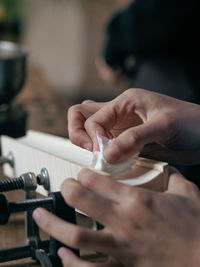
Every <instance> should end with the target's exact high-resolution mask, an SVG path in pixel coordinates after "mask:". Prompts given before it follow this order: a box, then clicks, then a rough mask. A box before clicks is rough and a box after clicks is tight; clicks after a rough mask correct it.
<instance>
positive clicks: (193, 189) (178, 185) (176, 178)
mask: <svg viewBox="0 0 200 267" xmlns="http://www.w3.org/2000/svg"><path fill="white" fill-rule="evenodd" d="M167 192H168V193H171V194H177V195H181V196H184V197H189V198H192V199H194V200H199V198H200V194H199V189H198V187H197V186H196V185H195V184H193V183H191V182H190V181H188V180H186V179H185V178H184V177H183V176H182V175H181V174H180V173H179V172H178V171H177V170H176V169H175V168H170V171H169V183H168V190H167Z"/></svg>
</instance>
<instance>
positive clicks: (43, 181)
mask: <svg viewBox="0 0 200 267" xmlns="http://www.w3.org/2000/svg"><path fill="white" fill-rule="evenodd" d="M37 183H38V184H39V185H43V187H44V189H46V190H49V189H50V180H49V174H48V171H47V169H46V168H42V170H41V172H40V174H38V175H37Z"/></svg>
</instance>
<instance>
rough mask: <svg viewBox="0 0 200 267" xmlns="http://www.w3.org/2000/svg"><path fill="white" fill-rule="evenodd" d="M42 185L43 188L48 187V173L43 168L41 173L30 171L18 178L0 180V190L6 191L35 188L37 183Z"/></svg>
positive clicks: (47, 188)
mask: <svg viewBox="0 0 200 267" xmlns="http://www.w3.org/2000/svg"><path fill="white" fill-rule="evenodd" d="M38 184H39V185H43V187H44V189H46V190H49V189H50V181H49V174H48V171H47V169H45V168H43V169H42V170H41V173H40V174H38V175H37V176H35V174H34V173H32V172H27V173H24V174H22V175H20V177H19V178H15V179H5V180H0V192H8V191H13V190H19V189H23V190H24V191H32V190H36V188H37V185H38Z"/></svg>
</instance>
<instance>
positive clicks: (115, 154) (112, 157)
mask: <svg viewBox="0 0 200 267" xmlns="http://www.w3.org/2000/svg"><path fill="white" fill-rule="evenodd" d="M104 157H105V159H106V160H107V162H109V163H113V162H115V161H117V160H118V159H119V157H120V151H119V148H118V146H117V145H115V144H110V145H108V146H107V147H106V148H105V150H104Z"/></svg>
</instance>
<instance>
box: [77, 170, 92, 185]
mask: <svg viewBox="0 0 200 267" xmlns="http://www.w3.org/2000/svg"><path fill="white" fill-rule="evenodd" d="M94 175H95V173H94V172H92V171H90V170H89V169H83V170H81V171H80V172H79V174H78V180H79V181H81V182H82V183H83V184H84V186H86V187H88V188H93V187H94V185H95V184H96V179H94Z"/></svg>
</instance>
